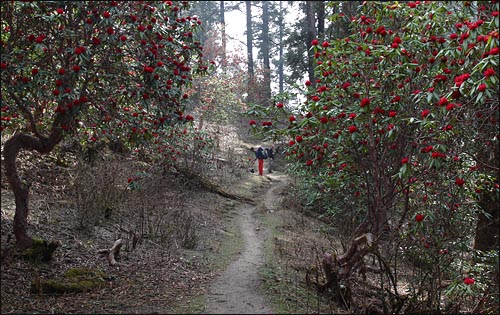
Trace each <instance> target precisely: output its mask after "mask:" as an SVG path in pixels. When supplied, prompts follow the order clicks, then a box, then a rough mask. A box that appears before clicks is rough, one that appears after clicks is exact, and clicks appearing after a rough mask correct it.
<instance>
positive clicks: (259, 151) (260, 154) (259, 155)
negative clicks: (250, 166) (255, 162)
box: [257, 148, 267, 160]
mask: <svg viewBox="0 0 500 315" xmlns="http://www.w3.org/2000/svg"><path fill="white" fill-rule="evenodd" d="M257 158H259V159H264V160H265V159H267V152H266V151H264V149H262V148H258V149H257Z"/></svg>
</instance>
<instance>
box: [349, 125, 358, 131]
mask: <svg viewBox="0 0 500 315" xmlns="http://www.w3.org/2000/svg"><path fill="white" fill-rule="evenodd" d="M347 130H349V132H350V133H354V132H356V131H358V128H357V127H356V126H354V125H352V126H349V127H347Z"/></svg>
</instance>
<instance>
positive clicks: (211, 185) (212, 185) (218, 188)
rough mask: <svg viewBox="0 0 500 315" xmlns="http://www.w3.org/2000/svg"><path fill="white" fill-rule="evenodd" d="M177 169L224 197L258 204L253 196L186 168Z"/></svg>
mask: <svg viewBox="0 0 500 315" xmlns="http://www.w3.org/2000/svg"><path fill="white" fill-rule="evenodd" d="M177 170H178V171H179V172H180V173H182V174H183V175H184V176H186V177H187V178H189V179H191V180H194V181H196V182H198V183H199V184H201V185H202V186H203V187H204V188H205V189H207V190H208V191H210V192H213V193H216V194H218V195H221V196H222V197H225V198H229V199H232V200H236V201H240V202H244V203H249V204H252V205H255V204H256V203H255V201H254V200H253V199H252V198H248V197H245V196H241V195H237V194H234V193H232V192H230V191H227V190H226V189H225V188H224V187H222V186H220V185H219V184H217V183H214V182H212V181H210V180H208V179H206V178H204V177H202V176H201V175H199V174H196V173H193V172H191V171H190V170H188V169H186V168H181V167H177Z"/></svg>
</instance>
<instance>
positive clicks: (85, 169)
mask: <svg viewBox="0 0 500 315" xmlns="http://www.w3.org/2000/svg"><path fill="white" fill-rule="evenodd" d="M121 168H122V167H121V166H120V160H117V159H114V158H112V157H109V158H103V160H102V161H100V162H99V163H96V164H95V165H94V166H91V165H89V164H87V163H84V162H81V161H80V162H79V163H78V164H77V166H76V167H75V169H74V172H73V178H72V184H71V187H70V189H69V193H70V195H71V196H72V197H73V198H72V199H73V206H74V207H73V214H74V219H75V224H76V227H77V228H82V229H88V228H92V227H93V226H95V225H96V224H98V223H99V222H100V221H101V220H103V219H105V218H109V217H110V216H111V215H112V213H113V212H114V211H115V210H117V209H118V208H119V207H120V206H121V203H122V202H123V198H124V187H123V184H122V183H123V182H124V179H123V177H122V176H121V175H120V174H121Z"/></svg>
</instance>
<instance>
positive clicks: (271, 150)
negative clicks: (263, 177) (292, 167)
mask: <svg viewBox="0 0 500 315" xmlns="http://www.w3.org/2000/svg"><path fill="white" fill-rule="evenodd" d="M266 153H267V157H268V158H269V161H267V168H268V170H269V174H271V173H272V172H273V170H272V164H273V163H272V162H273V161H274V146H272V147H270V148H266Z"/></svg>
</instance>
